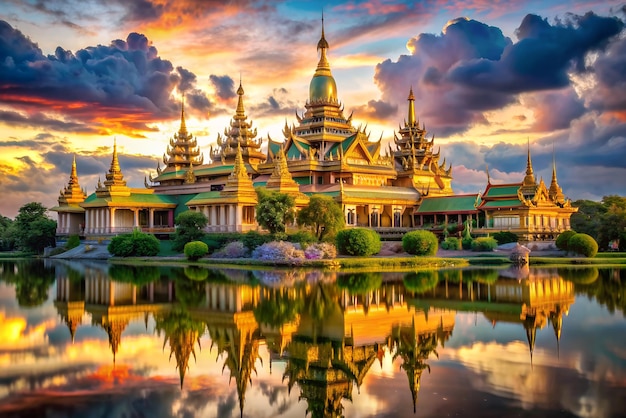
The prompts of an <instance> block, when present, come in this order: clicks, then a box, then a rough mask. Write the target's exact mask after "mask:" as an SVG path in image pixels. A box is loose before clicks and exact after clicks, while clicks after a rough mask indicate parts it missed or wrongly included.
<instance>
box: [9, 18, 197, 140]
mask: <svg viewBox="0 0 626 418" xmlns="http://www.w3.org/2000/svg"><path fill="white" fill-rule="evenodd" d="M195 82H196V76H195V75H194V74H193V73H192V72H190V71H188V70H186V69H184V68H182V67H177V68H176V70H175V69H174V66H173V65H172V63H171V62H170V61H168V60H165V59H162V58H161V57H159V55H158V51H157V49H156V48H155V47H154V46H152V45H151V43H150V41H149V40H148V38H146V37H145V36H144V35H142V34H139V33H131V34H129V35H128V37H127V38H126V40H120V39H118V40H114V41H112V42H111V44H110V45H107V46H105V45H98V46H94V47H87V48H83V49H80V50H78V51H76V52H75V53H73V52H72V51H68V50H65V49H63V48H62V47H57V49H56V51H55V53H54V55H48V56H44V55H43V53H42V52H41V50H40V49H39V47H38V46H37V44H35V43H33V42H32V41H31V40H30V39H28V38H27V37H25V36H24V35H23V34H22V33H21V32H20V31H18V30H15V29H13V28H12V27H11V26H10V25H9V24H8V23H6V22H4V21H0V101H1V102H4V103H10V104H11V105H13V106H21V107H23V108H33V107H35V108H38V109H42V110H43V109H46V111H56V112H58V113H63V114H65V115H68V116H70V117H71V116H74V117H75V118H77V119H81V120H92V119H93V118H95V117H96V115H95V113H97V112H99V111H100V112H101V113H100V116H101V115H102V113H106V112H111V111H113V112H114V113H115V112H116V114H117V116H118V117H117V119H118V120H119V114H120V113H119V112H120V110H124V111H125V112H126V113H128V114H129V115H131V114H133V113H135V114H138V113H139V114H141V116H142V118H143V120H142V121H141V122H137V121H135V122H131V121H130V119H132V118H129V122H128V123H129V125H128V127H130V128H131V129H145V128H146V125H145V123H146V122H147V121H150V120H160V119H162V118H164V117H171V116H174V115H175V114H177V113H178V112H177V110H178V108H179V106H178V104H177V103H174V102H173V101H172V100H171V92H172V90H173V89H174V88H175V87H178V88H184V89H192V88H194V87H195ZM197 102H199V101H197ZM69 104H74V106H69ZM76 104H83V105H84V106H83V107H82V108H81V107H80V106H78V107H77V106H75V105H76ZM192 106H193V104H192ZM3 116H4V120H6V119H10V118H13V119H14V122H15V123H21V124H29V121H30V125H31V126H49V127H51V128H55V129H60V130H70V131H76V132H90V131H89V130H86V129H87V128H85V127H83V126H82V125H81V124H80V123H72V122H70V121H66V122H60V121H55V120H52V119H49V118H48V119H45V118H42V117H41V115H39V116H38V115H37V114H35V115H32V114H29V115H28V117H25V116H24V115H21V116H22V117H21V118H20V117H19V116H20V114H19V113H13V114H10V113H6V112H4V114H3ZM103 119H104V118H103ZM121 123H122V124H123V125H124V124H125V122H124V121H122V122H121ZM133 123H134V125H133ZM94 129H95V128H94Z"/></svg>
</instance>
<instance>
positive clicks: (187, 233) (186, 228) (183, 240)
mask: <svg viewBox="0 0 626 418" xmlns="http://www.w3.org/2000/svg"><path fill="white" fill-rule="evenodd" d="M175 223H176V233H175V234H174V242H173V243H172V250H174V251H183V249H184V248H185V244H187V243H188V242H191V241H200V240H201V239H202V238H203V237H204V235H205V232H204V228H206V226H207V224H208V223H209V220H208V219H207V217H206V216H204V214H203V213H202V212H196V211H193V210H188V211H185V212H183V213H181V214H179V215H178V216H177V217H176V220H175Z"/></svg>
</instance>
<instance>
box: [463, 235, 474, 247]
mask: <svg viewBox="0 0 626 418" xmlns="http://www.w3.org/2000/svg"><path fill="white" fill-rule="evenodd" d="M473 242H474V238H472V237H469V238H467V237H466V238H463V239H462V240H461V247H462V248H463V249H464V250H471V249H472V243H473Z"/></svg>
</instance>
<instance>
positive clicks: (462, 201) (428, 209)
mask: <svg viewBox="0 0 626 418" xmlns="http://www.w3.org/2000/svg"><path fill="white" fill-rule="evenodd" d="M479 203H480V197H479V195H478V193H476V194H469V195H457V196H437V197H425V198H424V199H423V200H422V202H421V203H420V206H419V208H418V209H417V210H416V211H415V213H416V214H419V215H424V214H431V213H437V214H439V213H441V214H443V213H446V212H451V213H463V212H477V211H478V210H477V209H476V206H477V205H478V204H479Z"/></svg>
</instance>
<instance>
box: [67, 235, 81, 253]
mask: <svg viewBox="0 0 626 418" xmlns="http://www.w3.org/2000/svg"><path fill="white" fill-rule="evenodd" d="M79 245H80V237H79V236H78V235H76V234H74V235H70V236H69V238H68V239H67V242H66V243H65V249H67V250H71V249H72V248H76V247H78V246H79Z"/></svg>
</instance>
